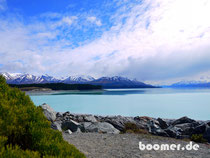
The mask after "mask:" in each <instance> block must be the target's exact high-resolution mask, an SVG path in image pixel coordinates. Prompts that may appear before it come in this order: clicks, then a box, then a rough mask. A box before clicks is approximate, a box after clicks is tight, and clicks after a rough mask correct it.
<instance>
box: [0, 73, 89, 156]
mask: <svg viewBox="0 0 210 158" xmlns="http://www.w3.org/2000/svg"><path fill="white" fill-rule="evenodd" d="M0 157H3V158H4V157H5V158H7V157H8V158H10V157H17V158H19V157H20V158H21V157H35V158H36V157H61V158H66V157H71V158H82V157H85V156H84V155H83V154H82V153H80V152H79V151H78V150H77V149H76V148H75V147H74V146H73V145H70V144H68V143H67V142H66V141H64V140H63V137H62V133H60V132H58V131H54V130H52V129H51V128H50V122H49V121H48V120H47V119H46V117H45V116H44V114H43V112H42V109H41V108H40V107H36V106H35V105H34V104H33V102H32V101H31V99H30V97H29V96H26V95H25V93H23V92H21V91H20V90H18V89H17V88H10V87H9V86H8V85H7V84H6V81H5V79H4V78H3V77H2V76H0Z"/></svg>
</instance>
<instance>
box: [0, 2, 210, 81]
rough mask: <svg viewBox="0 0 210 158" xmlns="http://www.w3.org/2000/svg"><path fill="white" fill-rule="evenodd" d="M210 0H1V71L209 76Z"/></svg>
mask: <svg viewBox="0 0 210 158" xmlns="http://www.w3.org/2000/svg"><path fill="white" fill-rule="evenodd" d="M209 18H210V1H209V0H100V1H99V0H59V1H58V0H31V1H29V0H0V72H19V73H30V74H35V75H41V74H49V75H53V76H57V77H60V76H70V75H90V76H93V77H96V78H97V77H101V76H116V75H119V76H124V77H129V78H136V79H138V80H140V81H145V82H148V83H157V84H158V83H162V84H163V83H169V82H175V81H178V80H192V79H195V80H200V79H203V80H206V79H209V80H210V20H209Z"/></svg>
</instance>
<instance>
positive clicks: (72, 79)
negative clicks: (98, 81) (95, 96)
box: [62, 75, 95, 84]
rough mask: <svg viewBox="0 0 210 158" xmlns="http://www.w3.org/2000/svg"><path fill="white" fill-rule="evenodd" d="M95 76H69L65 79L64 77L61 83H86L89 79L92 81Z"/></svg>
mask: <svg viewBox="0 0 210 158" xmlns="http://www.w3.org/2000/svg"><path fill="white" fill-rule="evenodd" d="M94 80H95V78H93V77H91V76H83V75H82V76H69V77H67V78H66V79H64V80H63V81H62V82H63V83H68V84H73V83H86V82H90V81H94Z"/></svg>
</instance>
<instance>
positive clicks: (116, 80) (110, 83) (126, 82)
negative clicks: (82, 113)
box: [0, 73, 153, 88]
mask: <svg viewBox="0 0 210 158" xmlns="http://www.w3.org/2000/svg"><path fill="white" fill-rule="evenodd" d="M0 74H1V75H3V76H4V77H5V78H6V80H7V83H9V84H33V83H35V84H38V83H67V84H92V85H101V86H103V87H104V88H153V86H151V85H148V84H145V83H143V82H139V81H137V80H130V79H128V78H125V77H121V76H114V77H101V78H98V79H95V78H93V77H91V76H68V77H65V78H61V79H57V78H55V77H53V76H49V75H42V76H35V75H31V74H20V73H0Z"/></svg>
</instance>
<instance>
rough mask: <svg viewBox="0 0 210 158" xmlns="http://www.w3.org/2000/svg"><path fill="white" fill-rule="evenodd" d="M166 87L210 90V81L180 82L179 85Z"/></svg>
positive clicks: (174, 84)
mask: <svg viewBox="0 0 210 158" xmlns="http://www.w3.org/2000/svg"><path fill="white" fill-rule="evenodd" d="M164 87H172V88H209V87H210V82H208V81H180V82H177V83H173V84H171V85H169V86H164Z"/></svg>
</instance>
